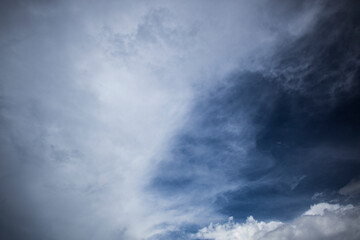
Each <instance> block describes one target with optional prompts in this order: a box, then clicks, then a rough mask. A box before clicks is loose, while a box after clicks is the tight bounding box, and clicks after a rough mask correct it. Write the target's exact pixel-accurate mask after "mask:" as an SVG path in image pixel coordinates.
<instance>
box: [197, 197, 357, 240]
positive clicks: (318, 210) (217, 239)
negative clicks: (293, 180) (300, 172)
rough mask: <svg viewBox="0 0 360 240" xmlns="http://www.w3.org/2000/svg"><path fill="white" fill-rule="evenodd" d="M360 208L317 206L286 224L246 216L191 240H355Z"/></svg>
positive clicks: (213, 228)
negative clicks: (244, 219)
mask: <svg viewBox="0 0 360 240" xmlns="http://www.w3.org/2000/svg"><path fill="white" fill-rule="evenodd" d="M359 224H360V209H359V208H358V207H354V206H352V205H346V206H342V205H338V204H328V203H319V204H317V205H313V206H311V208H310V209H309V210H308V211H306V212H305V213H304V214H302V215H301V216H300V217H298V218H296V219H294V220H293V221H291V222H289V223H283V222H274V221H271V222H263V221H257V220H255V219H254V218H253V217H248V218H247V220H246V222H245V223H243V224H239V223H234V222H233V219H232V218H230V219H229V221H228V222H227V223H224V224H211V225H210V226H208V227H206V228H203V229H201V230H200V231H199V232H198V233H197V234H195V236H194V238H196V239H214V240H237V239H242V240H260V239H266V240H270V239H274V240H275V239H291V240H303V239H304V240H305V239H311V240H313V239H314V240H315V239H329V240H330V239H349V240H352V239H354V240H355V239H358V238H359V237H360V229H359V228H358V225H359Z"/></svg>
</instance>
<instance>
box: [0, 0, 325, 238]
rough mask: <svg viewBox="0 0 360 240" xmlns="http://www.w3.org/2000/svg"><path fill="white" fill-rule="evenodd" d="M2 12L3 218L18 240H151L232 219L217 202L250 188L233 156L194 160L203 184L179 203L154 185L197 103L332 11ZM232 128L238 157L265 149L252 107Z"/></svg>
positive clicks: (232, 4)
mask: <svg viewBox="0 0 360 240" xmlns="http://www.w3.org/2000/svg"><path fill="white" fill-rule="evenodd" d="M2 4H3V6H4V7H2V8H1V9H6V11H5V12H6V13H5V14H2V15H1V18H2V19H1V32H2V33H3V34H1V44H2V46H6V47H2V48H1V50H0V51H1V52H0V53H1V62H0V63H1V64H0V70H1V99H0V100H1V124H2V125H1V126H2V129H3V134H1V137H0V141H1V146H2V148H1V161H0V174H1V179H2V181H1V182H0V186H1V192H2V193H3V194H2V195H3V196H2V199H1V203H2V205H1V206H0V210H1V212H2V215H1V216H0V224H1V226H2V229H6V230H4V232H2V233H1V234H3V236H4V237H3V238H8V239H24V238H25V237H24V236H26V238H27V239H31V238H32V239H40V238H46V239H87V238H91V237H92V238H95V239H117V238H123V239H124V238H126V239H143V238H147V237H150V236H152V235H154V234H157V233H158V232H161V231H167V229H173V228H176V227H178V226H179V225H181V224H183V223H189V222H190V223H207V222H208V221H209V219H218V218H220V217H221V216H220V217H219V215H220V214H219V213H217V212H216V210H217V209H216V208H215V207H214V206H213V203H214V201H215V200H214V199H215V198H216V197H217V195H219V194H221V193H222V192H225V191H228V190H229V189H234V188H236V187H238V185H237V184H234V185H229V181H228V178H227V176H226V174H224V172H225V173H227V171H228V170H229V169H230V170H234V169H233V168H232V165H231V164H228V163H229V162H226V161H224V162H221V161H217V162H219V163H223V165H219V166H220V168H219V170H218V171H217V170H215V171H209V169H208V168H207V167H208V166H206V164H202V163H199V165H198V166H200V167H199V168H197V167H195V165H194V166H193V167H192V169H193V170H194V171H193V172H191V173H195V174H194V176H195V177H194V178H193V179H190V180H189V182H195V183H197V184H198V185H197V186H198V188H195V189H192V190H190V191H184V192H183V194H180V195H176V196H175V197H172V196H171V194H170V193H169V192H165V194H159V193H158V192H157V191H155V190H154V189H152V188H151V187H149V185H150V184H149V183H150V182H152V180H153V179H154V178H156V177H158V176H159V175H161V173H162V169H161V168H159V165H160V163H161V162H166V161H172V160H174V158H173V155H172V154H171V153H169V152H171V150H172V149H171V146H172V144H173V143H174V142H175V141H174V138H176V137H177V136H179V131H180V129H182V127H183V126H184V125H185V124H186V123H188V120H189V119H191V116H190V114H196V113H194V112H193V110H194V105H195V103H197V102H199V101H201V99H202V97H203V96H204V95H207V94H208V93H209V91H208V90H209V89H213V87H214V86H217V84H220V85H221V84H223V85H226V86H228V83H227V79H228V77H229V76H230V75H231V74H232V73H234V72H236V73H237V72H242V71H248V72H254V71H258V70H263V69H266V67H265V66H266V64H264V62H265V61H266V60H269V59H271V56H273V54H274V53H275V52H276V50H277V47H278V46H281V45H282V44H283V43H284V42H285V41H287V40H289V39H292V40H293V39H298V38H299V37H301V36H302V35H304V34H306V33H307V32H308V31H310V30H311V29H312V27H313V23H314V22H316V19H317V13H318V12H319V11H320V10H321V5H318V4H315V5H312V4H310V5H307V4H304V5H302V4H300V5H297V4H294V5H293V4H290V3H288V4H285V5H283V4H281V1H280V2H278V4H274V5H273V4H272V3H268V2H267V1H260V2H257V3H250V2H248V1H228V2H226V3H220V2H217V1H196V2H194V1H184V2H183V1H153V2H151V3H148V2H147V1H146V2H145V1H139V2H134V1H107V2H106V4H105V3H102V2H101V3H100V2H91V3H88V2H85V1H74V2H60V1H50V2H47V3H45V2H43V1H11V2H5V1H4V2H2ZM289 7H290V9H292V11H287V10H288V8H289ZM2 11H4V10H2ZM293 13H294V14H293ZM5 23H6V24H5ZM235 123H237V124H238V125H236V124H235ZM239 123H241V124H239ZM225 128H226V131H227V132H231V133H236V134H237V136H240V135H242V134H243V135H245V137H244V138H243V139H244V141H243V142H241V144H243V145H241V144H239V143H236V144H235V143H234V144H233V145H232V147H233V148H234V149H237V151H238V152H243V153H246V152H247V151H248V150H249V149H248V148H247V146H248V145H253V144H254V135H252V134H253V132H251V133H249V132H248V131H247V129H250V128H251V126H250V124H249V123H248V119H247V114H246V112H245V111H244V112H243V118H242V119H241V121H240V122H237V121H236V119H235V120H234V122H233V123H232V124H229V125H227V126H226V127H225ZM207 134H208V135H211V134H212V132H211V131H209V132H208V133H207ZM249 135H251V136H250V137H249V138H248V136H249ZM248 139H250V140H249V141H247V140H248ZM240 145H241V146H240ZM198 150H199V152H198V153H201V149H198ZM244 155H245V154H244ZM214 156H215V155H214ZM175 160H176V159H175ZM204 165H205V167H204ZM213 169H215V168H213ZM177 170H178V171H177V172H175V174H174V175H175V176H176V173H179V172H184V169H183V168H181V167H179V168H177ZM234 172H235V171H234ZM218 173H219V174H218ZM220 173H221V174H220ZM171 174H172V173H171ZM179 175H181V174H179ZM300 180H301V179H299V180H296V182H295V183H294V185H293V188H298V187H297V185H298V184H299V183H300ZM305 180H306V179H305ZM303 181H304V180H303ZM214 186H215V187H214ZM200 190H201V191H200ZM199 193H201V194H199ZM200 195H201V197H199V198H198V196H200ZM249 221H250V222H251V224H253V227H254V228H255V229H257V224H258V223H257V222H254V221H253V220H251V219H250V220H249ZM249 224H250V223H249ZM276 224H277V223H276ZM276 224H275V225H276ZM263 225H264V226H263V228H261V229H265V230H264V231H265V232H266V231H267V230H266V229H271V228H272V227H274V226H275V225H271V226H269V227H268V225H267V223H266V224H265V223H264V224H263ZM0 237H1V235H0Z"/></svg>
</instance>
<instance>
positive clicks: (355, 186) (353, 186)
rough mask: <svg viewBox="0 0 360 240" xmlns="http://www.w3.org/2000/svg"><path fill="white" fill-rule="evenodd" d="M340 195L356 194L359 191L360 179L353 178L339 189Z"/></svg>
mask: <svg viewBox="0 0 360 240" xmlns="http://www.w3.org/2000/svg"><path fill="white" fill-rule="evenodd" d="M339 193H340V194H342V195H357V194H359V193H360V179H359V178H354V179H352V180H351V181H350V182H349V183H348V184H346V185H345V186H344V187H342V188H341V189H340V190H339Z"/></svg>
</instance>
